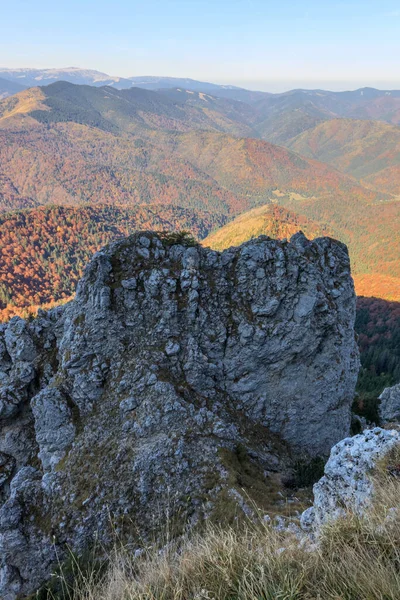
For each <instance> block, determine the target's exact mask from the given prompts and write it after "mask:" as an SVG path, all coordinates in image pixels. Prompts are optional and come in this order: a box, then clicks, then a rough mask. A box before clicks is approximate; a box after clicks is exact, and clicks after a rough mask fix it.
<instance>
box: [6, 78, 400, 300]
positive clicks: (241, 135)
mask: <svg viewBox="0 0 400 600" xmlns="http://www.w3.org/2000/svg"><path fill="white" fill-rule="evenodd" d="M4 77H6V79H7V78H8V83H7V81H6V83H3V82H2V81H1V80H0V94H1V93H2V90H3V95H5V94H6V93H7V92H4V90H5V89H6V87H7V85H9V89H10V92H9V94H10V95H9V96H8V97H7V98H4V99H3V100H1V101H0V210H2V211H13V210H19V209H28V212H26V211H25V212H22V213H9V214H6V215H4V218H2V224H1V227H0V244H1V247H2V252H3V253H4V254H3V256H4V257H5V258H4V260H5V264H4V265H3V267H2V269H3V271H4V273H6V272H7V270H9V272H10V277H9V279H8V280H7V279H4V277H3V278H2V286H1V290H0V292H1V298H0V301H1V307H0V308H3V309H5V307H6V306H7V305H10V304H11V305H12V303H16V304H17V305H19V306H21V307H22V306H27V305H28V304H29V302H32V303H35V304H40V303H45V302H49V301H53V300H59V299H62V298H64V297H66V296H67V295H70V293H72V291H73V286H74V284H75V281H76V279H77V278H78V277H79V274H80V268H81V265H82V264H83V262H84V261H85V260H86V259H87V258H89V254H90V253H91V251H92V250H93V248H94V246H95V245H96V243H97V242H98V243H99V244H100V243H104V242H105V241H108V240H109V239H112V237H113V236H116V235H117V236H118V235H121V232H122V229H121V227H120V226H119V225H118V223H122V222H123V223H125V225H124V227H125V229H124V230H123V231H124V232H127V231H129V230H131V229H135V228H136V227H137V226H141V227H146V226H149V227H152V226H158V225H160V227H161V228H162V227H163V224H165V226H168V223H171V222H173V224H174V225H173V226H174V227H175V228H177V229H179V228H184V229H191V230H192V231H194V233H195V234H196V235H198V236H199V237H200V238H202V237H205V236H206V235H207V234H208V233H210V232H211V230H212V229H216V228H217V227H218V226H221V225H223V224H224V223H226V221H227V220H232V219H235V217H237V218H236V220H234V221H233V222H232V223H229V224H227V225H226V226H225V228H224V229H222V230H221V232H220V233H215V236H216V237H215V236H214V237H210V238H209V240H211V241H210V243H211V245H214V246H215V247H219V248H221V247H225V246H226V245H230V244H232V243H240V242H241V241H244V239H248V238H250V237H253V236H255V235H258V234H260V233H266V234H268V235H272V236H277V237H287V236H290V235H291V234H292V233H293V232H294V230H295V229H296V230H297V229H299V228H302V229H303V230H304V231H305V233H306V234H307V235H309V236H310V237H315V236H318V235H323V234H326V233H329V234H331V235H332V236H333V237H338V238H339V239H341V240H342V241H344V242H346V243H347V244H348V245H349V248H350V253H351V257H352V262H353V273H354V274H355V279H356V284H357V289H358V292H359V293H360V294H365V295H370V292H371V291H372V292H373V293H374V294H376V295H380V296H381V297H386V298H390V299H399V298H400V291H399V290H400V259H399V256H400V237H399V235H398V231H399V226H400V217H399V207H400V205H399V203H398V200H399V198H400V166H399V165H400V127H399V126H398V123H399V122H400V92H396V91H393V92H382V91H379V90H373V89H368V88H367V89H363V90H357V91H354V92H326V91H320V90H314V91H307V90H293V91H290V92H287V93H285V94H268V93H265V92H253V91H249V90H245V89H241V88H235V87H233V86H218V85H215V84H207V83H202V82H197V81H195V80H188V79H174V78H156V77H141V78H132V79H122V78H112V77H109V76H108V75H106V74H102V73H99V72H97V71H88V70H81V69H62V70H53V69H51V70H45V71H38V70H32V69H30V70H14V71H9V70H0V78H4ZM60 77H63V78H64V79H69V80H70V81H58V78H60ZM71 81H72V82H71ZM48 82H53V83H51V84H50V85H45V84H46V83H48ZM132 82H133V83H135V84H136V85H138V86H140V87H132ZM77 83H79V84H80V85H77ZM82 84H84V85H82ZM88 84H90V85H88ZM32 85H34V86H36V87H32ZM13 86H14V87H13ZM21 88H22V89H21ZM23 88H25V89H23ZM13 90H14V91H13ZM285 146H286V147H285ZM55 204H57V205H60V206H61V207H62V206H65V207H67V206H75V207H77V208H76V209H74V211H75V212H74V213H73V214H74V217H73V219H74V221H73V222H75V225H74V226H73V227H74V230H75V231H76V232H79V234H76V235H73V236H72V238H71V235H70V234H69V233H68V229H69V227H70V225H69V223H71V222H72V221H70V217H69V216H68V215H69V214H70V213H68V212H60V210H61V209H60V208H55V207H54V206H53V208H52V207H51V206H50V207H49V205H55ZM42 205H44V206H48V208H47V209H46V210H48V211H49V212H48V213H46V214H47V217H46V218H48V219H49V220H50V221H51V222H56V221H57V220H59V221H60V225H59V227H60V232H59V233H60V235H58V234H57V244H56V245H52V244H51V236H52V235H53V233H51V231H53V230H47V229H46V227H45V225H46V224H45V219H43V214H44V213H43V212H42V209H39V212H38V207H40V206H42ZM105 205H106V206H105ZM107 207H108V208H107ZM150 207H151V208H150ZM258 207H260V208H258ZM64 210H67V209H63V211H64ZM68 210H70V209H68ZM110 210H111V211H112V210H114V211H115V212H110ZM132 210H133V211H138V210H139V213H137V212H135V213H132ZM149 210H150V213H149ZM246 211H250V212H249V213H248V214H243V213H246ZM71 214H72V213H71ZM241 214H242V216H239V217H238V215H241ZM138 215H139V216H138ZM114 217H115V219H116V224H115V227H113V225H112V219H113V218H114ZM171 219H172V221H171ZM22 223H23V230H24V231H25V233H26V236H25V242H24V246H23V249H22V248H21V251H20V253H19V252H18V247H19V245H22V238H21V239H19V238H15V237H13V235H12V233H10V232H11V231H13V230H14V228H16V230H18V227H20V226H21V227H22ZM91 224H92V225H91ZM93 224H95V225H93ZM157 224H158V225H157ZM93 227H94V228H93ZM130 228H131V229H130ZM49 232H50V233H49ZM99 232H103V233H101V236H100V233H99ZM18 240H19V241H18ZM34 240H36V241H34ZM41 240H47V241H46V244H47V245H48V249H47V250H46V251H45V254H43V251H44V250H43V246H42V242H41ZM96 240H97V242H96ZM215 240H217V241H215ZM11 256H14V259H13V261H14V262H13V267H12V269H11V268H10V265H9V264H8V263H9V260H11V258H10V257H11ZM7 257H8V258H7ZM67 257H68V258H67ZM78 257H79V259H78ZM68 260H69V261H70V262H71V263H73V266H71V269H70V271H69V272H70V273H71V276H70V278H69V283H66V281H67V279H66V278H62V277H61V279H62V282H61V283H60V272H61V271H65V269H66V264H67V262H68ZM51 264H53V266H52V267H51V266H50V265H51ZM45 265H46V266H45ZM43 273H46V277H43ZM40 278H41V281H42V283H41V284H40V285H39V283H38V282H39V281H40ZM29 289H32V294H31V295H29V294H28V290H29ZM23 298H25V301H24V300H23Z"/></svg>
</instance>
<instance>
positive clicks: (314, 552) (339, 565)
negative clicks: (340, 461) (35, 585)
mask: <svg viewBox="0 0 400 600" xmlns="http://www.w3.org/2000/svg"><path fill="white" fill-rule="evenodd" d="M387 470H388V469H387V464H385V465H383V466H382V467H381V470H380V474H379V477H378V479H377V480H376V481H377V483H376V485H375V488H376V494H375V501H374V505H373V507H372V509H371V510H370V511H369V512H368V515H366V516H365V517H364V518H357V517H356V516H354V515H352V514H348V515H347V517H346V518H344V519H342V520H340V521H338V522H336V523H334V524H332V525H330V526H329V527H326V528H325V530H324V531H323V533H322V537H321V543H320V544H319V546H318V547H317V546H314V547H310V546H308V547H301V546H299V543H298V541H297V540H296V538H295V537H294V536H293V535H291V534H288V533H278V532H276V531H274V530H273V529H271V528H270V527H269V526H267V525H264V524H263V523H261V522H260V523H259V524H254V523H248V525H247V526H246V527H245V528H243V529H241V530H234V529H225V530H221V529H218V528H209V529H208V530H207V531H206V532H205V533H203V534H193V535H191V536H190V537H188V539H186V540H184V541H183V542H182V541H181V543H180V544H169V545H168V547H167V549H165V548H164V549H163V550H157V549H152V550H149V551H147V552H146V553H145V554H144V555H142V556H141V557H140V558H137V559H134V558H132V557H131V556H130V555H129V554H128V553H127V552H124V551H120V552H118V553H117V552H116V553H115V555H114V556H113V557H111V560H110V566H109V568H108V569H107V571H106V572H105V574H103V575H102V576H101V578H100V579H99V580H98V581H95V578H94V577H93V573H92V574H91V575H89V576H83V574H82V576H81V577H78V579H77V580H76V582H75V585H74V586H73V588H71V589H69V590H68V595H67V597H68V599H69V600H190V599H193V600H194V599H196V600H207V599H208V600H211V599H212V600H375V599H377V600H399V598H400V480H399V479H398V478H397V477H394V476H390V475H387V474H385V475H383V474H382V473H383V472H385V473H387Z"/></svg>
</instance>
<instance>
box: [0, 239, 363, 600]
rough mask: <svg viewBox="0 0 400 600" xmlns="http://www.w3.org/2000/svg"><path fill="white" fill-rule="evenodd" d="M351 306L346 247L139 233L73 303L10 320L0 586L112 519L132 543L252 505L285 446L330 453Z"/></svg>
mask: <svg viewBox="0 0 400 600" xmlns="http://www.w3.org/2000/svg"><path fill="white" fill-rule="evenodd" d="M354 318H355V295H354V289H353V282H352V279H351V276H350V264H349V258H348V253H347V249H346V247H345V246H344V245H343V244H341V243H339V242H336V241H334V240H331V239H328V238H320V239H317V240H314V241H312V242H310V241H308V240H307V239H306V238H305V237H304V236H303V235H302V234H296V236H294V237H293V238H292V239H291V241H290V242H286V241H282V242H280V241H276V240H271V239H270V238H267V237H265V236H261V237H260V238H258V239H256V240H252V241H250V242H247V243H245V244H243V245H242V246H240V247H238V248H231V249H229V250H226V251H224V252H222V253H218V252H215V251H212V250H210V249H206V248H201V247H199V246H197V245H190V244H189V245H187V244H186V245H185V244H184V243H182V244H180V243H177V240H176V239H175V238H173V237H171V236H168V235H162V234H155V233H151V232H146V233H138V234H135V235H133V236H131V237H129V238H126V239H124V240H120V241H118V242H115V243H113V244H111V245H109V246H107V247H106V248H105V249H103V250H101V251H100V252H98V253H96V254H95V255H94V257H93V259H92V261H91V262H90V263H89V265H88V266H87V268H86V270H85V273H84V276H83V278H82V280H81V281H80V283H79V284H78V287H77V292H76V297H75V299H74V300H73V301H72V302H70V303H69V304H68V305H66V306H64V307H60V308H57V309H54V310H52V311H49V312H47V313H45V312H41V313H40V314H39V316H38V317H37V318H36V319H34V320H33V321H30V322H27V321H24V320H22V319H20V318H18V317H15V318H13V319H12V320H11V321H10V322H9V323H8V324H5V325H1V326H0V597H1V598H3V599H4V600H15V599H16V598H19V597H23V596H24V595H27V594H29V593H32V592H33V591H35V590H36V589H37V588H38V587H39V585H40V584H41V583H42V582H43V581H45V580H46V578H48V577H49V574H50V573H51V572H52V569H53V568H54V565H55V561H56V552H57V554H58V556H59V557H62V556H63V552H64V549H65V548H66V545H68V546H69V547H70V548H72V549H73V550H74V551H76V552H78V553H79V552H81V551H83V550H84V549H85V548H87V547H90V545H91V544H92V543H93V540H94V538H95V537H96V536H97V537H98V538H100V541H101V543H102V544H105V545H107V543H111V541H112V539H113V533H112V532H111V531H110V526H109V525H110V515H111V516H112V520H113V523H114V528H115V531H116V532H117V534H118V535H119V536H121V537H124V539H126V540H128V542H131V543H132V544H135V543H136V544H137V538H138V535H140V538H141V539H146V536H151V535H153V534H154V532H155V531H159V529H160V527H161V526H162V523H163V521H164V518H165V514H166V511H168V513H169V514H170V515H174V514H179V522H180V523H189V524H191V525H195V524H196V523H198V522H199V521H200V520H201V519H204V518H207V517H211V518H212V517H213V515H217V517H218V518H220V515H221V514H223V516H224V517H225V516H226V515H227V513H228V512H229V510H230V509H232V510H233V508H232V507H233V506H234V507H236V508H235V510H238V511H240V510H243V511H244V512H245V511H246V503H247V501H248V500H247V497H246V496H245V495H243V490H242V488H243V486H244V485H245V484H244V483H243V482H245V481H246V477H245V475H246V476H249V473H250V475H251V480H252V485H251V488H252V490H253V492H254V491H256V492H257V494H258V496H257V498H256V500H257V502H258V501H261V502H262V500H263V498H265V497H266V496H267V495H268V490H269V486H270V481H271V477H272V475H273V474H274V473H279V472H281V471H283V470H284V469H285V468H287V467H288V465H290V462H291V460H292V458H291V456H292V453H293V454H294V455H295V456H296V457H297V456H298V454H299V453H306V454H309V455H318V454H327V453H328V452H329V450H330V448H331V447H332V445H333V444H335V443H336V442H337V441H338V440H340V439H341V438H343V437H344V436H346V435H347V434H348V432H349V426H350V406H351V403H352V400H353V395H354V388H355V383H356V377H357V372H358V366H359V358H358V351H357V347H356V343H355V338H354V329H353V325H354ZM243 473H244V474H243ZM253 492H252V493H253ZM176 533H177V534H178V533H179V526H177V531H176ZM114 535H115V532H114Z"/></svg>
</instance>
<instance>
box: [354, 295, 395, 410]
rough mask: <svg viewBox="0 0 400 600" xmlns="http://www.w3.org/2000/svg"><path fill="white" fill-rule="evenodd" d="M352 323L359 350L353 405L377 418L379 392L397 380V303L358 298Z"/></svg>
mask: <svg viewBox="0 0 400 600" xmlns="http://www.w3.org/2000/svg"><path fill="white" fill-rule="evenodd" d="M355 327H356V331H357V333H358V344H359V348H360V352H361V371H360V376H359V380H358V386H357V389H358V398H357V401H356V409H357V410H358V412H359V413H360V414H363V415H366V416H367V417H368V418H369V419H372V420H375V422H377V420H378V414H377V407H378V402H377V398H378V396H379V394H380V393H381V392H382V391H383V389H384V388H385V387H389V386H391V385H393V384H395V383H399V382H400V303H399V302H387V301H385V300H382V299H380V298H363V297H361V298H358V301H357V319H356V325H355Z"/></svg>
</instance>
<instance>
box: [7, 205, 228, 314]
mask: <svg viewBox="0 0 400 600" xmlns="http://www.w3.org/2000/svg"><path fill="white" fill-rule="evenodd" d="M223 223H224V218H222V217H216V216H215V215H212V214H209V213H206V212H204V211H203V212H196V213H194V212H192V211H190V210H188V209H182V208H179V207H165V209H164V210H163V212H162V216H161V215H160V211H159V210H158V207H156V206H137V207H135V208H132V209H122V208H116V207H111V206H96V207H88V206H86V207H80V208H72V207H70V208H67V207H57V206H52V207H43V208H37V209H32V210H23V211H15V212H12V213H9V214H4V215H2V216H0V320H6V319H7V318H9V317H10V316H12V315H14V314H25V313H26V312H27V311H28V312H29V310H28V309H29V308H30V307H31V309H32V311H33V312H34V311H35V310H36V308H35V307H37V306H40V305H43V304H49V303H50V304H51V303H54V302H58V301H61V300H65V299H66V298H68V297H70V296H71V295H72V294H73V293H74V292H75V286H76V283H77V281H78V279H79V278H80V277H81V275H82V271H83V268H84V266H85V265H86V263H87V262H88V260H89V259H90V257H91V256H92V254H94V252H96V251H97V250H99V249H100V248H101V247H102V246H104V245H105V244H107V243H108V242H110V241H111V240H113V239H116V238H119V237H122V236H125V235H129V234H131V233H132V232H134V231H136V230H140V229H155V230H163V231H164V230H167V231H171V230H173V231H176V230H190V231H191V232H192V233H193V234H194V235H195V236H196V237H199V238H202V237H205V236H206V235H207V233H209V231H210V230H211V229H212V228H215V227H218V226H220V225H222V224H223Z"/></svg>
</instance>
